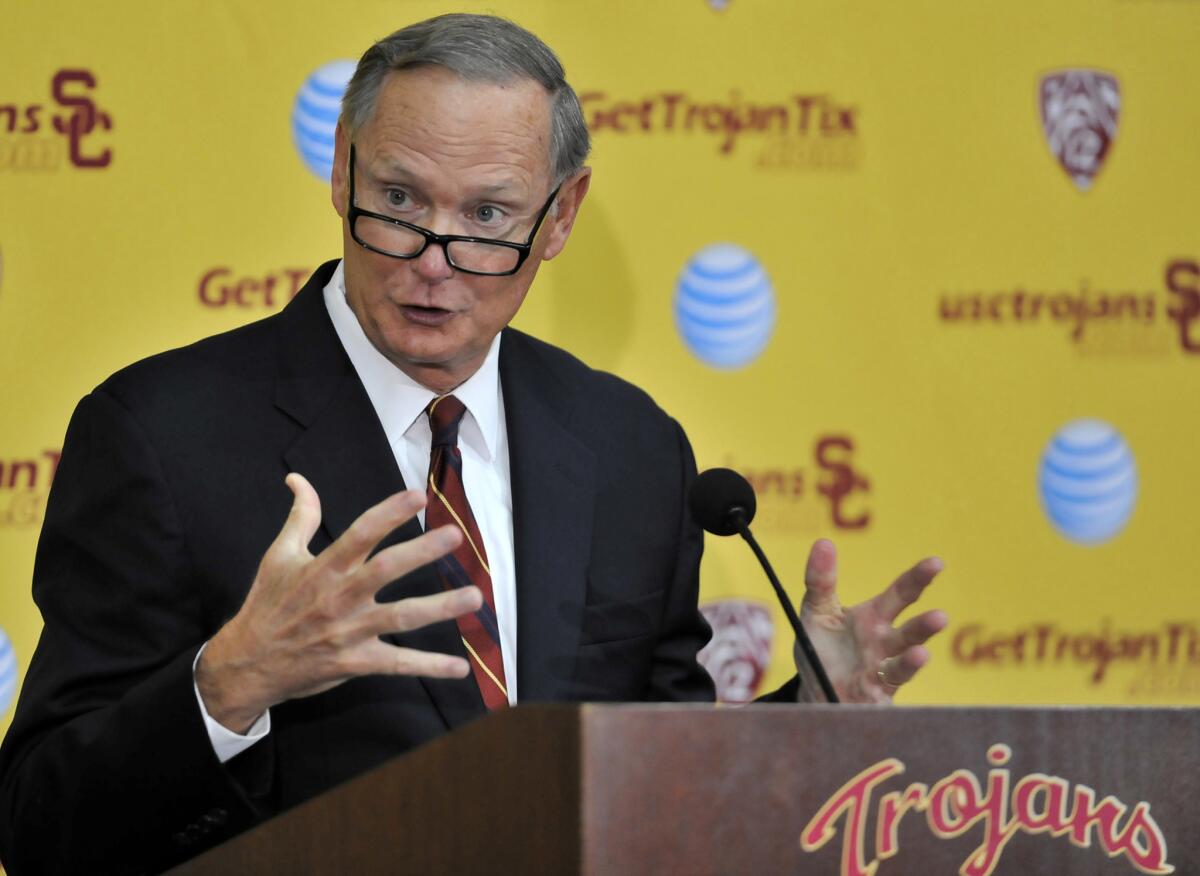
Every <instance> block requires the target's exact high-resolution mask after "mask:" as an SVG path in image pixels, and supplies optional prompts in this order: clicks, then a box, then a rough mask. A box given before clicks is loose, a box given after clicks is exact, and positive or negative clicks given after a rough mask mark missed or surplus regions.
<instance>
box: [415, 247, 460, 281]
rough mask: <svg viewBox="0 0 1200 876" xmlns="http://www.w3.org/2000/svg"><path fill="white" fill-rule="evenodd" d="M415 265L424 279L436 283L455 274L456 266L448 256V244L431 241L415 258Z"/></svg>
mask: <svg viewBox="0 0 1200 876" xmlns="http://www.w3.org/2000/svg"><path fill="white" fill-rule="evenodd" d="M413 265H414V268H415V270H416V272H417V274H418V275H419V276H420V277H421V279H422V280H425V281H427V282H430V283H436V282H439V281H441V280H449V279H450V278H451V277H452V276H454V268H452V267H451V266H450V261H449V259H447V258H446V246H445V244H442V243H430V244H429V245H428V246H426V247H425V251H424V252H423V253H421V254H420V255H419V256H417V257H416V258H415V259H413Z"/></svg>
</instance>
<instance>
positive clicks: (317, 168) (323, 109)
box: [292, 61, 354, 182]
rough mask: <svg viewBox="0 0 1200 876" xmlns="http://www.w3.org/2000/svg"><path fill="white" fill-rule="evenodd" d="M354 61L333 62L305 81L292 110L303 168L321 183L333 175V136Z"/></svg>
mask: <svg viewBox="0 0 1200 876" xmlns="http://www.w3.org/2000/svg"><path fill="white" fill-rule="evenodd" d="M353 75H354V62H353V61H330V62H329V63H328V64H325V65H324V66H322V67H318V68H317V69H316V70H314V71H313V72H312V74H311V75H310V76H309V77H308V78H307V79H305V80H304V84H303V85H302V86H300V91H299V92H297V94H296V103H295V104H294V105H293V107H292V139H293V140H294V141H295V143H296V151H297V152H299V153H300V157H301V158H302V159H303V160H304V164H305V166H306V167H308V169H309V170H311V171H312V172H313V174H314V175H315V176H316V177H317V178H318V179H320V180H322V181H324V182H329V176H330V174H331V173H332V172H333V134H334V131H336V130H337V120H338V114H339V113H340V112H341V106H342V94H343V93H345V91H346V85H347V84H348V83H349V82H350V77H351V76H353Z"/></svg>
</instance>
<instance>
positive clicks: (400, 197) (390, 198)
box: [386, 189, 411, 207]
mask: <svg viewBox="0 0 1200 876" xmlns="http://www.w3.org/2000/svg"><path fill="white" fill-rule="evenodd" d="M386 197H387V202H388V206H389V207H407V206H408V205H409V203H410V202H411V198H409V197H408V192H403V191H401V190H400V189H388V190H387V195H386Z"/></svg>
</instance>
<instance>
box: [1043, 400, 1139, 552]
mask: <svg viewBox="0 0 1200 876" xmlns="http://www.w3.org/2000/svg"><path fill="white" fill-rule="evenodd" d="M1039 484H1040V487H1041V494H1042V504H1043V505H1044V507H1045V509H1046V515H1047V516H1048V517H1049V518H1050V522H1051V523H1052V524H1054V527H1055V528H1056V529H1057V530H1058V531H1059V532H1061V533H1062V534H1063V535H1065V536H1066V537H1067V538H1069V539H1071V540H1072V541H1076V542H1079V543H1081V544H1087V545H1094V544H1100V543H1101V542H1105V541H1108V540H1109V539H1110V538H1112V537H1113V536H1115V535H1116V534H1117V533H1118V532H1120V531H1121V530H1122V529H1123V528H1124V527H1125V524H1126V523H1127V522H1128V520H1129V516H1130V515H1131V514H1132V513H1133V506H1134V502H1135V501H1136V499H1137V468H1136V467H1135V465H1134V460H1133V454H1132V453H1131V452H1130V450H1129V445H1127V444H1126V443H1125V439H1124V438H1122V437H1121V435H1120V433H1119V432H1117V430H1116V429H1114V428H1113V427H1112V426H1110V425H1109V424H1108V423H1104V422H1101V421H1100V420H1075V421H1074V422H1071V423H1067V425H1065V426H1063V427H1062V428H1061V429H1059V430H1058V432H1057V433H1056V434H1055V435H1054V437H1053V438H1052V439H1051V440H1050V443H1049V444H1048V445H1047V446H1046V450H1045V452H1044V453H1043V454H1042V463H1041V471H1040V474H1039Z"/></svg>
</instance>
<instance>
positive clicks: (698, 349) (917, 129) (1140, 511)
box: [0, 0, 1200, 728]
mask: <svg viewBox="0 0 1200 876" xmlns="http://www.w3.org/2000/svg"><path fill="white" fill-rule="evenodd" d="M449 8H450V7H449V6H447V4H445V3H441V2H423V0H407V2H391V3H380V2H366V0H348V2H344V3H336V4H331V3H316V2H312V0H292V2H287V3H283V2H270V3H253V4H251V3H241V2H229V0H226V2H203V3H202V2H198V0H191V2H176V3H150V2H131V0H129V2H116V3H106V4H96V3H83V2H65V3H59V4H54V5H53V6H47V5H45V4H42V5H35V4H33V3H17V4H9V5H8V7H7V9H6V14H5V19H6V21H5V24H6V28H7V31H8V33H9V34H10V35H18V34H19V35H20V38H19V39H16V38H14V39H10V40H8V41H7V46H6V50H5V52H4V53H3V57H2V58H0V69H2V70H3V75H2V76H0V327H2V329H3V338H4V340H3V342H2V343H0V387H2V388H0V392H2V393H3V395H2V396H0V399H2V402H0V404H2V410H3V418H2V420H0V557H2V558H3V563H2V564H0V627H2V628H3V631H4V633H5V634H6V641H9V642H11V654H10V652H9V651H8V650H7V649H8V646H7V645H4V646H3V647H0V697H2V699H0V709H3V712H4V717H3V718H0V728H2V727H3V726H6V725H7V720H8V718H7V716H8V714H10V713H11V706H10V701H11V695H10V694H11V688H12V687H14V686H15V684H16V683H19V678H20V674H21V673H23V672H24V670H25V667H26V665H27V663H28V659H29V657H30V654H31V653H32V651H33V648H34V645H35V643H36V639H37V636H38V631H39V628H40V619H39V616H38V614H37V611H36V608H35V607H34V605H33V604H32V601H31V599H30V596H29V582H30V575H31V570H32V562H33V551H34V546H35V543H36V538H37V532H38V525H39V521H40V515H41V504H42V502H43V501H44V497H45V494H46V490H47V488H48V486H49V483H50V481H51V478H52V476H53V471H54V465H55V462H56V459H57V456H56V454H57V452H58V450H59V448H60V443H61V436H62V434H63V431H64V429H65V425H66V422H67V418H68V416H69V414H70V411H71V409H72V408H73V406H74V405H75V403H76V402H77V400H78V399H79V398H80V397H81V396H82V395H83V394H85V393H86V392H88V390H89V389H91V387H93V386H94V385H95V384H96V383H98V382H99V381H100V380H102V379H103V378H104V377H105V376H107V375H108V374H109V373H111V372H112V371H114V370H115V369H117V368H119V367H121V366H122V365H124V364H126V363H128V362H131V361H133V360H135V359H138V358H141V357H143V356H146V355H148V354H151V353H153V352H156V351H158V350H161V349H163V348H166V347H170V346H175V345H179V344H184V343H187V342H189V341H191V340H194V339H196V338H199V337H202V336H205V335H209V334H212V333H214V332H218V331H221V330H224V329H228V328H231V327H233V326H236V325H238V324H240V323H243V322H246V321H248V320H252V319H256V318H259V317H262V316H264V315H266V314H268V313H269V312H271V311H273V310H276V309H278V308H279V307H281V306H282V305H283V304H284V303H285V302H286V300H287V298H288V297H289V295H290V294H291V293H292V291H294V289H295V288H297V286H298V284H299V283H301V282H302V281H303V279H304V277H305V276H306V275H307V271H308V270H309V269H311V268H312V267H314V266H315V265H317V264H318V263H320V262H321V261H323V260H325V259H327V258H330V257H334V256H336V255H338V254H339V246H340V236H339V229H338V221H337V218H336V216H335V214H334V212H333V210H332V209H331V207H330V204H329V195H328V187H327V183H326V182H323V181H322V180H321V179H319V178H318V176H317V175H316V174H315V173H314V172H313V171H311V170H310V169H309V168H308V167H307V166H306V164H305V162H304V160H303V158H302V153H301V151H300V149H299V148H298V145H297V144H301V143H303V144H307V148H308V151H309V152H310V153H312V155H313V156H315V158H314V161H315V162H316V163H317V164H318V165H319V164H320V156H319V155H318V154H317V153H319V152H320V148H319V140H320V138H321V136H322V129H323V123H322V117H323V114H324V113H325V112H326V110H327V105H328V102H329V100H336V97H334V98H329V96H328V94H327V93H326V92H328V91H329V89H330V88H333V85H331V83H333V84H334V85H336V80H337V76H338V71H339V70H340V69H342V68H341V67H338V66H337V65H336V64H334V65H333V66H332V67H330V66H327V65H330V64H332V63H333V62H337V61H340V60H348V59H349V60H352V59H354V58H356V57H357V56H358V54H359V53H361V51H362V50H363V48H364V47H365V46H367V45H368V44H369V43H370V42H371V41H372V40H373V39H374V38H377V37H379V36H382V35H384V34H386V33H388V32H389V31H391V30H393V29H395V28H397V27H399V26H402V25H404V24H406V23H409V22H412V21H415V20H417V19H420V18H423V17H426V16H428V15H431V14H435V13H438V12H443V11H447V10H448V9H449ZM454 8H459V9H466V10H468V11H484V10H486V11H496V12H500V13H502V14H506V15H509V16H511V17H514V18H515V19H517V20H518V21H520V22H521V23H523V24H524V25H526V26H527V27H529V28H531V29H532V30H534V31H535V32H537V33H538V34H540V35H541V36H542V37H544V38H545V39H546V40H547V42H549V43H550V44H551V45H552V46H553V47H554V48H555V49H556V50H557V51H558V52H559V54H560V55H561V57H562V59H563V61H564V63H565V65H566V67H567V71H568V75H569V78H570V79H571V81H572V82H573V83H574V85H575V87H576V88H577V90H578V91H579V93H580V94H581V96H582V97H583V99H584V105H585V109H586V112H587V114H588V118H589V121H590V122H591V124H592V126H593V131H594V141H595V148H594V155H593V159H592V162H591V163H592V166H593V167H594V170H595V176H594V181H593V185H592V191H591V194H590V196H589V198H588V201H587V202H586V204H585V206H584V210H583V214H582V216H581V218H580V220H579V224H578V226H577V229H576V232H575V236H574V238H573V240H572V242H571V245H570V246H569V247H568V249H567V251H566V253H565V254H564V255H563V256H562V257H561V258H560V259H558V260H556V261H555V262H553V263H551V264H549V265H547V266H546V267H545V268H544V269H543V271H542V273H541V275H540V277H539V279H538V281H537V283H536V284H535V287H534V291H533V293H532V295H531V297H530V299H529V300H528V302H527V304H526V305H525V308H524V310H523V311H522V312H521V314H520V316H519V317H518V320H517V324H518V325H519V326H520V327H521V328H523V329H525V330H527V331H530V332H533V333H534V334H537V335H540V336H541V337H543V338H546V339H548V340H550V341H552V342H555V343H558V344H560V345H562V346H564V347H566V348H568V349H570V350H572V351H574V352H575V353H577V354H578V355H580V356H581V357H583V358H584V359H585V360H587V361H589V362H590V363H592V364H593V365H595V366H598V367H601V368H605V369H609V370H612V371H614V372H616V373H618V374H620V375H622V376H625V377H627V378H629V379H631V380H633V381H634V382H636V383H638V384H640V385H642V386H643V387H645V388H646V389H647V390H648V391H650V392H651V393H652V394H653V395H654V396H655V398H656V399H658V401H659V403H660V404H661V405H662V406H663V407H664V408H666V409H667V410H668V411H670V412H671V413H672V414H674V415H675V416H676V417H678V418H679V419H680V420H681V421H682V422H683V424H684V425H685V427H686V428H687V430H688V432H689V434H690V436H691V439H692V441H693V443H694V445H695V449H696V453H697V457H698V460H699V462H700V465H701V467H708V466H713V465H728V466H732V467H735V468H738V469H740V470H742V471H744V472H745V473H746V474H748V475H749V476H750V477H751V479H752V480H753V481H754V483H755V485H756V486H757V487H758V489H759V496H760V511H759V519H758V521H757V526H756V529H757V531H758V534H759V537H760V539H761V541H762V543H763V544H764V546H765V547H766V549H767V550H768V552H769V553H770V555H771V556H772V558H773V560H774V562H775V564H776V566H777V568H778V569H779V571H780V573H781V575H782V576H783V578H784V579H785V583H788V584H789V585H790V588H791V590H792V591H793V592H794V593H796V595H797V598H798V597H799V594H800V592H801V587H802V585H801V581H802V576H803V566H804V560H805V557H806V555H807V551H808V548H809V546H810V544H811V543H812V541H813V540H814V539H815V538H817V537H822V536H827V537H830V538H833V539H834V540H835V541H836V543H837V544H838V546H839V548H840V551H841V573H842V579H843V584H842V588H843V592H844V595H845V598H847V599H853V600H856V599H859V598H863V597H865V596H867V595H869V594H872V593H874V592H875V591H876V590H878V589H879V588H880V587H882V586H883V585H884V584H886V583H887V582H888V581H890V580H891V579H892V577H894V575H895V574H896V573H897V572H899V571H900V570H901V569H902V568H904V567H906V566H907V565H909V564H910V563H912V562H914V561H915V560H917V559H918V558H919V557H921V556H923V555H926V554H930V553H937V554H939V555H941V556H942V557H944V558H945V561H946V567H947V570H946V572H945V574H944V575H943V576H942V578H940V579H939V581H938V583H937V584H936V586H935V588H934V590H933V591H932V592H931V594H930V597H929V599H930V602H931V603H935V604H937V605H941V606H944V607H945V608H946V609H947V610H948V611H949V613H950V615H951V618H952V622H953V626H952V628H951V631H950V632H948V633H947V634H945V635H944V636H942V637H941V639H940V640H939V641H938V642H937V643H936V645H935V646H934V647H933V649H932V650H933V657H934V659H933V662H932V664H931V665H930V667H929V668H928V670H927V671H926V672H925V673H924V674H923V675H922V677H921V680H920V683H919V684H914V685H913V686H912V687H911V688H909V689H907V690H905V692H904V697H903V700H904V701H907V702H924V703H967V702H972V703H1054V702H1071V703H1195V702H1200V618H1198V613H1197V611H1196V609H1195V605H1196V600H1195V597H1194V595H1193V588H1194V587H1195V583H1196V578H1195V568H1196V566H1197V560H1198V558H1200V556H1198V554H1200V550H1198V548H1197V537H1196V532H1197V528H1196V523H1195V507H1196V506H1195V497H1196V484H1197V483H1200V455H1198V454H1196V452H1195V451H1194V449H1193V450H1189V448H1191V447H1193V445H1192V444H1191V441H1192V440H1193V436H1194V433H1195V431H1196V427H1197V425H1198V424H1200V415H1198V412H1197V411H1198V408H1197V404H1196V399H1195V396H1196V389H1197V379H1196V378H1197V371H1198V369H1200V355H1198V351H1200V323H1197V322H1195V320H1196V318H1197V317H1198V316H1200V237H1198V236H1197V234H1196V227H1197V226H1196V222H1195V214H1196V192H1197V191H1200V185H1198V182H1200V181H1198V176H1200V103H1197V101H1196V100H1195V94H1196V88H1197V74H1196V72H1195V71H1196V67H1195V47H1196V45H1197V37H1198V36H1200V5H1197V4H1195V3H1189V2H1166V0H1061V2H1058V3H1054V4H1046V3H1043V2H1039V0H1005V2H978V3H949V2H945V3H935V2H931V0H913V2H909V3H901V4H898V3H893V2H887V0H870V2H867V0H862V2H858V3H853V4H847V3H842V2H808V3H804V4H796V3H790V2H768V0H727V2H716V0H712V2H704V0H674V2H663V3H646V2H640V0H623V2H615V0H587V2H583V0H580V2H553V0H523V2H511V3H505V2H496V3H492V4H488V5H486V6H485V5H482V4H477V3H470V2H467V3H462V4H459V5H457V6H456V7H454ZM322 71H323V72H322ZM314 74H316V78H315V80H314V81H312V82H310V77H313V76H314ZM306 82H309V83H310V84H309V86H308V90H307V91H306V92H305V93H306V98H305V101H303V102H301V103H300V104H299V108H298V100H297V96H298V94H299V93H300V92H301V91H302V89H304V88H305V83H306ZM334 91H336V88H335V89H334ZM323 107H324V109H323ZM297 125H299V128H298V129H297ZM297 130H298V132H297ZM703 595H704V600H705V602H706V604H709V605H708V609H707V610H708V611H710V613H711V614H712V616H713V617H714V619H715V620H717V621H719V623H720V624H721V627H720V628H721V630H722V639H721V642H722V649H721V653H720V654H719V655H717V656H714V658H713V659H714V661H715V663H714V667H715V664H716V663H721V664H722V665H721V667H720V669H719V672H721V673H727V674H728V675H729V679H730V686H729V687H727V688H726V691H727V695H729V696H731V697H732V696H736V695H737V694H738V691H740V693H741V694H742V695H744V694H746V693H748V692H750V691H752V690H753V688H754V675H755V673H756V672H758V671H761V670H763V669H764V668H765V678H763V679H762V680H761V683H762V685H763V686H765V685H773V684H775V683H777V682H779V681H781V680H782V679H783V678H784V677H785V676H786V675H787V674H788V673H789V671H790V670H789V651H790V636H789V635H788V634H787V633H786V630H785V629H784V624H783V619H782V615H781V613H780V612H779V611H778V610H777V609H776V608H774V607H773V606H772V605H771V599H770V594H769V591H768V588H767V585H766V583H765V581H764V580H763V579H762V576H761V574H760V573H759V571H758V570H757V568H756V566H755V564H754V562H753V560H752V558H751V557H750V555H749V552H748V551H747V550H746V549H745V547H744V546H743V545H741V544H740V543H734V542H732V541H730V542H717V541H715V540H711V541H710V543H709V547H708V552H707V554H706V559H705V561H704V569H703ZM731 600H733V602H731ZM714 603H715V604H717V605H716V606H715V607H714V605H713V604H714ZM742 603H751V605H744V604H742ZM753 604H760V605H762V606H765V607H766V610H765V612H764V611H758V612H756V610H755V609H754V607H753ZM772 627H773V629H774V633H773V636H772V635H771V628H772ZM715 653H716V652H714V654H715ZM6 655H10V656H6ZM10 658H11V659H10ZM714 671H718V670H716V669H714ZM6 679H7V681H6ZM739 679H740V682H739V683H740V687H738V684H735V683H734V682H738V680H739ZM6 684H7V687H5V685H6ZM730 691H732V692H733V693H729V692H730Z"/></svg>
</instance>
